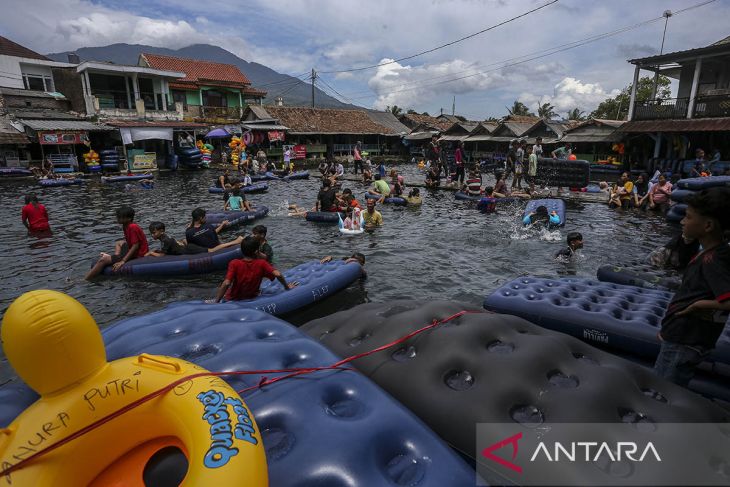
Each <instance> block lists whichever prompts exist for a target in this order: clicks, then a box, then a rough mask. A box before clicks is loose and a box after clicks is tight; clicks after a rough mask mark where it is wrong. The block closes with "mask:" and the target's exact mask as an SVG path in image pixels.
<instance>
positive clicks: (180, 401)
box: [0, 290, 268, 487]
mask: <svg viewBox="0 0 730 487" xmlns="http://www.w3.org/2000/svg"><path fill="white" fill-rule="evenodd" d="M1 335H2V342H3V348H4V351H5V355H6V356H7V358H8V361H9V362H10V364H11V365H12V366H13V369H15V372H16V373H17V374H18V376H20V378H21V379H23V380H24V381H25V383H26V384H28V385H29V386H30V387H31V388H33V389H34V390H35V391H36V392H37V393H38V394H40V396H41V397H40V399H38V400H37V401H36V402H35V403H33V404H32V405H31V406H30V407H28V409H26V410H25V411H24V412H23V413H21V414H20V415H19V416H18V417H17V418H16V419H15V420H14V421H13V422H12V423H11V424H10V426H9V427H8V428H6V429H4V430H0V470H1V472H0V481H2V483H3V485H12V486H21V487H22V486H33V487H44V486H90V487H99V486H119V487H121V486H134V487H137V486H139V487H143V486H154V485H183V486H213V487H218V486H220V487H223V486H228V485H246V486H255V487H258V486H266V485H268V474H267V469H266V457H265V454H264V448H263V442H262V440H261V435H260V432H259V429H258V426H257V425H256V422H255V420H254V417H253V415H252V414H251V412H250V411H249V409H248V407H247V406H246V405H245V404H244V403H243V401H242V400H241V398H240V396H239V395H238V394H237V393H236V391H235V390H233V389H232V388H231V387H230V386H229V385H228V384H227V383H226V382H225V381H223V380H222V379H220V378H218V377H216V376H213V375H211V374H210V373H208V372H207V371H206V370H205V369H202V368H200V367H198V366H196V365H194V364H191V363H189V362H185V361H183V360H178V359H176V358H172V357H163V356H155V355H147V354H142V355H139V356H136V357H129V358H124V359H119V360H115V361H113V362H107V360H106V350H105V349H104V342H103V340H102V337H101V333H100V332H99V329H98V327H97V325H96V322H95V321H94V318H93V317H92V316H91V314H89V312H88V311H87V310H86V308H84V306H83V305H82V304H81V303H79V302H78V301H76V300H75V299H73V298H71V297H69V296H67V295H65V294H62V293H59V292H56V291H47V290H39V291H31V292H28V293H25V294H23V295H22V296H20V297H19V298H17V299H16V300H15V301H14V302H13V303H12V304H11V305H10V307H9V308H8V309H7V311H6V313H5V317H4V318H3V321H2V330H1Z"/></svg>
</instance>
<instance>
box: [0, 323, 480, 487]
mask: <svg viewBox="0 0 730 487" xmlns="http://www.w3.org/2000/svg"><path fill="white" fill-rule="evenodd" d="M470 313H481V311H460V312H458V313H455V314H453V315H451V316H449V317H447V318H444V319H442V320H433V322H431V323H430V324H429V325H426V326H424V327H422V328H419V329H417V330H415V331H412V332H411V333H409V334H407V335H405V336H402V337H400V338H398V339H397V340H394V341H392V342H390V343H387V344H385V345H382V346H380V347H377V348H375V349H373V350H369V351H367V352H363V353H359V354H357V355H352V356H350V357H347V358H345V359H343V360H340V361H339V362H336V363H334V364H332V365H329V366H326V367H305V368H290V369H272V370H234V371H230V372H198V373H196V374H192V375H188V376H185V377H181V378H179V379H177V380H176V381H174V382H171V383H170V384H167V385H166V386H164V387H161V388H160V389H158V390H156V391H153V392H150V393H149V394H147V395H145V396H142V397H141V398H139V399H137V400H136V401H133V402H131V403H129V404H127V405H126V406H123V407H121V408H120V409H117V410H116V411H113V412H111V413H109V414H107V415H106V416H104V417H102V418H100V419H98V420H96V421H94V422H93V423H90V424H88V425H87V426H84V427H83V428H81V429H80V430H78V431H76V432H75V433H72V434H70V435H69V436H67V437H65V438H63V439H61V440H59V441H57V442H56V443H54V444H52V445H50V446H48V447H46V448H44V449H43V450H39V451H37V452H35V453H34V454H33V455H31V456H29V457H27V458H24V459H23V460H21V461H20V462H18V463H16V464H15V465H11V466H9V467H7V468H5V469H3V470H2V471H0V477H4V476H7V475H10V474H11V473H13V472H15V471H16V470H20V469H21V468H23V467H24V466H25V465H26V464H28V463H29V462H31V461H33V460H36V459H38V458H40V457H41V456H43V455H46V454H48V453H50V452H52V451H54V450H56V449H58V448H60V447H62V446H63V445H65V444H67V443H70V442H71V441H73V440H75V439H76V438H79V437H81V436H83V435H85V434H86V433H88V432H90V431H93V430H95V429H96V428H99V427H100V426H103V425H104V424H106V423H108V422H109V421H111V420H112V419H115V418H117V417H119V416H121V415H123V414H125V413H127V412H129V411H131V410H132V409H135V408H137V407H139V406H141V405H142V404H144V403H146V402H149V401H151V400H152V399H154V398H156V397H159V396H161V395H162V394H165V393H166V392H169V391H171V390H172V389H174V388H175V387H177V386H179V385H180V384H182V383H184V382H188V381H190V380H193V379H197V378H199V377H206V376H212V377H221V376H225V375H261V374H280V373H287V372H288V374H287V375H282V376H279V377H275V378H272V379H267V378H266V377H262V378H261V380H260V381H259V383H258V384H257V385H255V386H251V387H247V388H245V389H241V390H240V391H238V393H239V394H243V393H245V392H248V391H250V390H253V389H259V388H261V387H263V386H265V385H269V384H274V383H276V382H279V381H281V380H285V379H290V378H292V377H296V376H299V375H304V374H310V373H312V372H318V371H322V370H354V369H353V368H351V367H342V366H343V365H344V364H347V363H349V362H352V361H353V360H356V359H359V358H362V357H366V356H368V355H372V354H374V353H377V352H381V351H383V350H386V349H388V348H391V347H393V346H395V345H398V344H400V343H403V342H404V341H406V340H409V339H410V338H413V337H414V336H416V335H419V334H421V333H423V332H425V331H427V330H430V329H432V328H435V327H437V326H439V325H441V324H443V323H446V322H449V321H451V320H454V319H456V318H458V317H460V316H462V315H465V314H470Z"/></svg>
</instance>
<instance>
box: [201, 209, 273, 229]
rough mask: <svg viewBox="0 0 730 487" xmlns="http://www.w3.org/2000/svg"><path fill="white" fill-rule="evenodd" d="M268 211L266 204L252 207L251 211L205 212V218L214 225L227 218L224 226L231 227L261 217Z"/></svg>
mask: <svg viewBox="0 0 730 487" xmlns="http://www.w3.org/2000/svg"><path fill="white" fill-rule="evenodd" d="M268 213H269V209H268V208H267V207H266V206H259V207H257V208H254V210H253V211H215V212H213V211H212V212H209V213H206V214H205V220H206V222H207V223H210V224H211V225H215V226H218V225H220V224H221V223H223V221H224V220H228V225H226V228H233V227H236V226H238V225H244V224H246V223H249V222H252V221H254V220H258V219H259V218H263V217H265V216H266V215H267V214H268Z"/></svg>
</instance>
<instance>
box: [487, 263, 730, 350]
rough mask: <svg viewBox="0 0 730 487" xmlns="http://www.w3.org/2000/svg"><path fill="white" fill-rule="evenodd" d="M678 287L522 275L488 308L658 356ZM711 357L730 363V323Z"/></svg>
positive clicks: (495, 295)
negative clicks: (666, 288) (668, 288)
mask: <svg viewBox="0 0 730 487" xmlns="http://www.w3.org/2000/svg"><path fill="white" fill-rule="evenodd" d="M671 298H672V293H670V292H667V291H660V290H655V289H645V288H639V287H634V286H623V285H621V284H613V283H607V282H600V281H593V280H590V279H574V278H563V279H543V278H535V277H520V278H518V279H515V280H513V281H511V282H509V283H507V284H505V285H504V286H502V287H501V288H499V289H497V290H496V291H494V292H493V293H492V294H491V295H489V296H487V298H486V299H485V300H484V308H486V309H488V310H490V311H496V312H499V313H509V314H513V315H515V316H519V317H521V318H525V319H526V320H529V321H531V322H533V323H535V324H537V325H540V326H543V327H545V328H550V329H552V330H557V331H560V332H563V333H567V334H569V335H573V336H575V337H578V338H580V339H582V340H586V341H589V342H594V343H596V344H598V345H600V346H605V347H609V348H612V349H616V350H620V351H623V352H627V353H631V354H635V355H640V356H645V357H650V358H654V357H656V355H657V354H658V353H659V339H658V338H657V332H659V329H660V328H661V321H662V317H663V316H664V313H665V311H666V309H667V305H668V304H669V301H670V300H671ZM709 361H716V362H719V363H724V364H730V327H726V329H725V331H724V333H723V334H722V335H721V336H720V339H719V340H718V342H717V347H716V348H715V350H713V352H712V353H711V355H710V357H709Z"/></svg>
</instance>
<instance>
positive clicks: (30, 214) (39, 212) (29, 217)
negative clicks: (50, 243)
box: [20, 193, 51, 233]
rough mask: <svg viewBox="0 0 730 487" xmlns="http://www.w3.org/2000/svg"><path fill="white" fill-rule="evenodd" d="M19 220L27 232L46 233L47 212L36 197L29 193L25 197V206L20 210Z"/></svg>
mask: <svg viewBox="0 0 730 487" xmlns="http://www.w3.org/2000/svg"><path fill="white" fill-rule="evenodd" d="M20 218H21V220H22V222H23V225H25V228H27V229H28V231H29V232H31V233H35V232H48V231H49V230H50V229H51V226H50V225H49V224H48V212H47V211H46V207H45V206H43V205H42V204H40V203H39V202H38V196H36V195H35V194H34V193H31V194H29V195H27V196H26V197H25V206H24V207H23V209H22V210H20Z"/></svg>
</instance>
